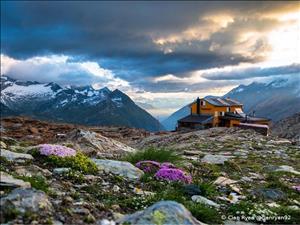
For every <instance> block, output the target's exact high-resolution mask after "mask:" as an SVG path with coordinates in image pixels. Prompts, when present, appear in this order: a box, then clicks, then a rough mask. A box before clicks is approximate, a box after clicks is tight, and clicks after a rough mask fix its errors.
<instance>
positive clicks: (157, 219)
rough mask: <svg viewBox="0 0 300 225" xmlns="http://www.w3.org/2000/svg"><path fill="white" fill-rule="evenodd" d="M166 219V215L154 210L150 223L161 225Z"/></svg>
mask: <svg viewBox="0 0 300 225" xmlns="http://www.w3.org/2000/svg"><path fill="white" fill-rule="evenodd" d="M165 219H166V215H165V214H164V213H162V212H161V211H159V210H156V211H154V212H153V214H152V221H153V222H154V224H156V225H163V224H164V222H165Z"/></svg>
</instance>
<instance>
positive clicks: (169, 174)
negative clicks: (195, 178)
mask: <svg viewBox="0 0 300 225" xmlns="http://www.w3.org/2000/svg"><path fill="white" fill-rule="evenodd" d="M154 176H155V178H157V179H160V180H166V181H180V182H183V183H187V184H190V183H192V177H191V176H190V175H188V174H186V173H185V172H184V171H183V170H181V169H176V168H166V167H163V168H161V169H160V170H158V171H157V173H156V174H155V175H154Z"/></svg>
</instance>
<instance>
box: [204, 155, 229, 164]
mask: <svg viewBox="0 0 300 225" xmlns="http://www.w3.org/2000/svg"><path fill="white" fill-rule="evenodd" d="M232 158H234V157H233V156H226V155H211V154H208V155H205V156H204V157H203V158H202V159H201V162H204V163H210V164H224V162H226V161H228V160H230V159H232Z"/></svg>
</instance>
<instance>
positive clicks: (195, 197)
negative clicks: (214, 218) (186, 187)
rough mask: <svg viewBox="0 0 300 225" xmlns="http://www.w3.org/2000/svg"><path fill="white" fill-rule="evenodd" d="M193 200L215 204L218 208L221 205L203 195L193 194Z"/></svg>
mask: <svg viewBox="0 0 300 225" xmlns="http://www.w3.org/2000/svg"><path fill="white" fill-rule="evenodd" d="M192 200H193V201H194V202H198V203H202V204H205V205H209V206H213V207H216V208H219V207H220V205H219V204H218V203H215V202H214V201H212V200H209V199H207V198H205V197H203V196H201V195H193V196H192Z"/></svg>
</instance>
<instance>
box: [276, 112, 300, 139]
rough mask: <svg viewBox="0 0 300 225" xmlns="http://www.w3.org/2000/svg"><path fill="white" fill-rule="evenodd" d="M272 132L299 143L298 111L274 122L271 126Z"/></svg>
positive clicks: (299, 124) (299, 115) (299, 122)
mask: <svg viewBox="0 0 300 225" xmlns="http://www.w3.org/2000/svg"><path fill="white" fill-rule="evenodd" d="M272 133H273V134H274V135H277V136H279V137H283V138H288V139H292V140H294V141H297V142H298V143H300V112H299V113H296V114H294V115H292V116H289V117H287V118H284V119H282V120H280V121H278V122H277V123H275V124H274V125H273V126H272Z"/></svg>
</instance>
